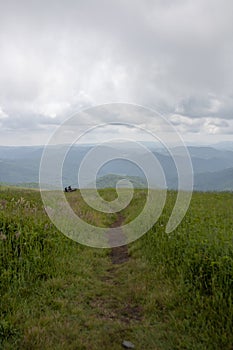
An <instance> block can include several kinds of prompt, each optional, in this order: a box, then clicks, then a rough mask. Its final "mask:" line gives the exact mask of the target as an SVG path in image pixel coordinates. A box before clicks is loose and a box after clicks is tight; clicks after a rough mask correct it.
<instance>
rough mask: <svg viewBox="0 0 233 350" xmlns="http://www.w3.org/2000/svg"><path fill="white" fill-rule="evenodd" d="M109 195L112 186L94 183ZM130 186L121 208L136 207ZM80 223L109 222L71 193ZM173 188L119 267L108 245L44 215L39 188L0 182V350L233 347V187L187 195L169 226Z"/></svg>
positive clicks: (139, 195) (141, 193) (132, 211)
mask: <svg viewBox="0 0 233 350" xmlns="http://www.w3.org/2000/svg"><path fill="white" fill-rule="evenodd" d="M100 193H101V195H102V196H103V197H104V198H105V199H106V200H112V199H114V198H115V197H116V193H115V191H114V190H111V189H104V190H100ZM145 196H146V191H145V190H143V189H141V190H136V191H135V195H134V198H133V200H132V202H131V204H130V205H129V206H128V207H127V208H126V209H124V210H123V211H122V212H121V215H122V216H123V218H124V222H129V221H130V220H132V219H133V218H134V217H136V216H137V214H138V213H139V212H140V211H141V210H142V208H143V205H144V203H145ZM67 198H68V200H69V201H70V203H71V206H72V207H73V209H74V210H75V211H76V212H77V214H78V215H80V217H82V219H83V220H86V221H87V222H90V223H93V224H96V225H98V226H102V227H109V226H110V225H111V224H113V223H114V221H116V220H117V214H104V213H98V212H97V211H95V210H90V208H89V207H88V206H87V205H86V204H85V203H84V202H83V201H82V198H81V195H80V193H79V191H76V192H73V193H68V194H67ZM175 199H176V192H173V191H171V192H169V193H168V198H167V202H166V206H165V208H164V210H163V213H162V215H161V216H160V218H159V220H158V222H157V223H156V224H155V225H154V227H153V228H152V229H150V230H149V232H147V233H146V234H145V235H144V236H143V237H142V238H140V239H138V240H137V241H136V242H133V243H131V244H130V245H129V247H128V249H129V260H128V261H127V262H125V263H123V264H120V265H116V264H113V263H112V261H111V256H110V250H109V249H97V248H90V247H86V246H82V245H80V244H78V243H76V242H74V241H72V240H70V239H68V238H67V237H65V236H64V235H63V234H62V233H60V232H59V231H58V230H57V229H56V227H54V226H53V224H52V223H51V222H50V220H49V218H48V216H47V214H46V212H45V210H44V208H43V204H42V201H41V198H40V193H39V191H36V190H30V189H20V188H13V189H11V188H9V187H0V275H1V285H0V297H1V299H0V300H1V301H0V313H1V319H0V349H6V350H7V349H24V350H27V349H28V350H34V349H43V350H44V349H56V350H57V349H58V350H61V349H67V350H69V349H70V350H71V349H73V350H74V349H92V350H99V349H101V350H102V349H113V350H114V349H116V350H117V349H122V342H123V340H129V341H131V342H132V343H133V344H134V345H135V349H151V350H156V349H161V350H162V349H165V350H171V349H173V350H174V349H198V350H200V349H226V350H232V349H233V332H232V329H233V305H232V298H233V194H232V193H227V192H226V193H214V192H213V193H199V192H196V193H194V194H193V198H192V202H191V205H190V208H189V210H188V212H187V214H186V216H185V218H184V219H183V221H182V223H181V224H180V225H179V226H178V228H177V229H176V230H175V231H174V232H172V233H170V234H166V233H165V226H166V223H167V222H168V219H169V215H170V213H171V211H172V208H173V205H174V201H175Z"/></svg>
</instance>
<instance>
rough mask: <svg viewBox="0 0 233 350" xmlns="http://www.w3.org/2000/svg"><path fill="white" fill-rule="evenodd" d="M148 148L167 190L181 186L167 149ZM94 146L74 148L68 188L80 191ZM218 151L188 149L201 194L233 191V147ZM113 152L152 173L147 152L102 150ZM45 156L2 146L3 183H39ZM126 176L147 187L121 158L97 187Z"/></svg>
mask: <svg viewBox="0 0 233 350" xmlns="http://www.w3.org/2000/svg"><path fill="white" fill-rule="evenodd" d="M144 145H145V146H146V147H148V148H149V149H150V150H151V152H152V153H153V154H154V155H155V157H156V158H157V160H158V161H159V163H160V165H161V167H162V169H163V171H164V174H165V178H166V183H167V187H168V188H169V189H176V188H177V184H178V179H177V170H176V166H175V164H174V161H173V159H172V157H171V155H170V154H169V153H168V152H167V151H166V149H163V148H159V146H158V145H157V144H153V143H144ZM93 146H94V145H91V144H83V145H78V146H77V145H76V146H73V147H71V149H70V151H69V152H68V154H67V157H66V159H65V161H64V165H63V178H62V180H63V184H64V187H65V186H67V185H73V186H74V187H78V185H77V182H78V181H77V175H78V169H79V166H80V163H81V161H82V160H83V158H84V156H85V155H86V154H87V153H88V152H89V151H90V150H91V149H92V148H93ZM58 147H60V146H58ZM215 147H216V148H215ZM215 147H212V146H208V147H207V146H201V147H197V146H189V147H188V151H189V153H190V157H191V160H192V164H193V170H194V189H195V190H197V191H233V143H231V142H228V143H220V144H217V145H215ZM224 147H225V148H224ZM112 148H118V150H119V152H120V154H122V156H124V157H126V158H128V159H131V158H132V155H133V156H134V158H135V159H138V160H140V159H142V157H143V159H144V161H145V164H146V165H147V168H148V169H150V166H151V164H150V158H149V157H148V154H147V153H146V152H145V151H144V150H143V149H142V150H141V151H140V152H138V151H135V149H134V147H133V146H132V143H131V144H127V143H120V144H115V143H114V144H112V145H109V144H108V145H106V146H105V147H103V148H102V153H103V155H105V154H106V155H107V154H109V152H111V149H112ZM179 151H180V150H179V148H174V149H173V152H174V153H176V154H179ZM42 153H43V147H42V146H33V147H5V146H0V183H8V184H9V183H10V184H14V185H15V184H23V185H24V186H26V185H27V183H28V184H29V183H30V184H31V183H35V184H36V183H38V182H39V166H40V160H41V156H42ZM54 154H56V146H54ZM88 171H89V172H93V168H92V164H90V168H89V170H88ZM155 175H156V174H155ZM122 176H123V177H126V178H128V180H130V181H131V182H132V183H133V185H134V186H135V187H138V188H141V187H144V186H145V184H147V181H146V177H145V175H144V173H143V171H142V169H140V167H139V166H137V165H135V164H134V163H133V162H131V161H128V160H125V159H120V157H119V158H118V159H115V160H112V161H109V162H107V163H106V164H104V166H102V168H101V169H100V170H99V172H98V174H97V187H114V186H115V184H116V182H117V181H118V180H119V179H120V178H122ZM157 181H158V179H156V176H155V184H154V186H155V187H156V186H158V187H160V186H161V183H158V182H157ZM53 185H54V186H56V179H54V183H53ZM89 185H90V181H89V180H88V179H87V182H86V184H85V186H87V187H88V186H89ZM29 186H32V185H29ZM35 186H36V185H35Z"/></svg>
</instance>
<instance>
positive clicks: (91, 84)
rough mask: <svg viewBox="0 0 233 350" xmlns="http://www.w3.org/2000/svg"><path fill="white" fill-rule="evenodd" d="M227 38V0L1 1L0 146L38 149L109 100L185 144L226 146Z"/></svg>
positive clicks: (232, 23)
mask: <svg viewBox="0 0 233 350" xmlns="http://www.w3.org/2000/svg"><path fill="white" fill-rule="evenodd" d="M232 37H233V2H232V0H192V1H189V0H140V1H139V0H129V1H123V0H117V1H115V0H111V1H109V0H108V1H107V0H105V1H104V0H99V1H93V0H92V1H90V0H68V1H33V0H30V1H25V0H21V1H16V0H15V1H2V0H0V52H1V55H0V126H1V131H0V138H1V139H0V144H9V145H10V144H41V143H45V142H46V141H47V139H48V137H49V135H50V134H51V132H52V131H53V130H54V129H55V127H56V126H58V125H59V123H61V122H62V121H63V120H65V119H66V118H67V117H68V116H69V115H71V114H73V113H74V112H77V111H79V110H81V109H83V108H85V107H89V106H94V105H96V104H101V103H109V102H127V103H128V102H131V103H135V104H140V105H144V106H148V107H150V108H154V109H156V110H158V111H159V112H160V113H162V114H163V115H165V116H166V117H167V118H169V120H170V121H171V122H172V123H173V124H174V125H175V127H176V128H177V130H178V131H180V132H181V133H182V135H183V136H184V138H185V139H187V140H196V141H200V140H203V138H204V139H205V140H208V141H220V140H226V139H229V140H230V139H231V137H232V133H233V40H232ZM93 118H94V117H93ZM97 119H98V122H101V121H105V122H106V121H107V120H106V116H103V120H101V117H99V118H97ZM111 121H112V118H111ZM89 122H91V121H89ZM93 122H95V120H94V119H93ZM131 122H133V120H131Z"/></svg>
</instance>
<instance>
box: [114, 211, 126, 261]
mask: <svg viewBox="0 0 233 350" xmlns="http://www.w3.org/2000/svg"><path fill="white" fill-rule="evenodd" d="M123 221H124V218H123V216H122V215H120V214H119V215H118V218H117V220H116V221H115V222H114V223H113V224H112V225H111V227H112V228H116V227H117V228H118V232H117V235H118V242H121V243H124V241H125V236H124V234H123V231H122V229H121V226H122V223H123ZM112 243H113V242H111V239H109V244H110V245H113V244H112ZM110 256H111V260H112V263H113V264H123V263H124V262H126V261H128V260H129V252H128V246H127V244H125V245H122V246H120V247H113V248H112V249H111V253H110Z"/></svg>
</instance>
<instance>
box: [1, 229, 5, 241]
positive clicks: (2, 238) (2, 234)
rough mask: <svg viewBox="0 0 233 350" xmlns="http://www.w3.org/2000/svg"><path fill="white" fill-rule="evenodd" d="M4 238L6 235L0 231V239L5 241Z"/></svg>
mask: <svg viewBox="0 0 233 350" xmlns="http://www.w3.org/2000/svg"><path fill="white" fill-rule="evenodd" d="M6 238H7V237H6V235H5V234H4V233H3V232H2V231H1V232H0V240H1V241H5V240H6Z"/></svg>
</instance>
